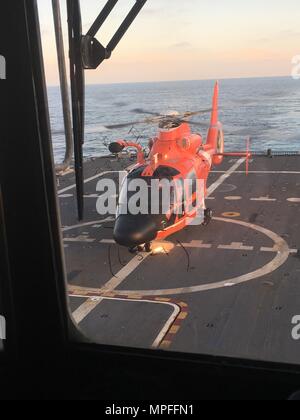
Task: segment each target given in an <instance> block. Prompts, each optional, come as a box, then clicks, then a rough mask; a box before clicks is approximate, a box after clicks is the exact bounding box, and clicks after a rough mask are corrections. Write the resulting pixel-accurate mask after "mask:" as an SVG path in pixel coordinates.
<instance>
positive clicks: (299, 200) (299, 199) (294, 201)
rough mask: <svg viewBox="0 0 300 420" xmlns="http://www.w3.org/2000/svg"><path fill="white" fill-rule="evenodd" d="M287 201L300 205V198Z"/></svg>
mask: <svg viewBox="0 0 300 420" xmlns="http://www.w3.org/2000/svg"><path fill="white" fill-rule="evenodd" d="M287 201H289V202H290V203H300V198H288V199H287Z"/></svg>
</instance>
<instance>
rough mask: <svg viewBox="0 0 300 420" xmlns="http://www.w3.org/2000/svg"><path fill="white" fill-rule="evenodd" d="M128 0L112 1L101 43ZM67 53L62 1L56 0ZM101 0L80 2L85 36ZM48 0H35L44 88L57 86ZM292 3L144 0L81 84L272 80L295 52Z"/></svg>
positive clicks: (299, 8)
mask: <svg viewBox="0 0 300 420" xmlns="http://www.w3.org/2000/svg"><path fill="white" fill-rule="evenodd" d="M134 2H135V0H119V4H118V5H117V6H116V8H115V9H114V11H113V13H112V15H111V17H110V18H109V19H108V20H107V22H106V23H105V25H104V26H103V28H102V29H101V31H100V32H99V33H98V35H97V38H98V40H99V41H100V42H101V43H102V44H104V45H106V44H107V43H108V41H109V40H110V38H111V36H112V35H113V34H114V33H115V31H116V29H117V28H118V26H119V24H120V23H121V22H122V20H123V18H124V17H125V15H126V14H127V12H128V11H129V10H130V8H131V6H132V5H133V4H134ZM60 3H61V9H62V19H63V26H64V34H65V48H66V51H67V20H66V0H60ZM105 3H106V0H81V7H82V21H83V30H84V32H85V33H86V32H87V31H88V29H89V27H90V26H91V24H92V23H93V21H94V20H95V18H96V16H97V14H98V13H99V12H100V11H101V8H102V7H103V5H104V4H105ZM51 4H52V1H51V0H38V5H39V14H40V22H41V30H42V40H43V49H44V60H45V67H46V74H47V83H48V84H49V85H57V84H58V71H57V58H56V50H55V38H54V29H53V18H52V9H51ZM299 21H300V2H299V0H284V1H283V0H263V1H262V0H251V1H246V0H148V1H147V3H146V5H145V7H144V9H143V10H142V12H141V14H140V15H139V16H138V18H137V20H136V21H135V23H134V24H133V25H132V27H131V28H130V29H129V32H128V33H127V34H126V35H125V38H124V39H123V40H122V42H121V44H120V45H119V47H117V49H116V51H115V52H114V53H113V56H112V58H111V59H110V60H107V61H105V62H104V64H102V66H101V67H100V68H98V69H97V70H93V71H87V72H86V81H87V83H88V84H98V83H126V82H150V81H167V80H170V81H171V80H199V79H224V78H239V77H272V76H287V75H290V74H291V68H292V64H291V60H292V57H294V56H296V55H299V54H300V28H299Z"/></svg>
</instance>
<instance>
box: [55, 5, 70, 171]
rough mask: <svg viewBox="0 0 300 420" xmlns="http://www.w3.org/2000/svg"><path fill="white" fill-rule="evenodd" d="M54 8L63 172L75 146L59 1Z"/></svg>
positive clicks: (68, 165) (60, 167) (58, 168)
mask: <svg viewBox="0 0 300 420" xmlns="http://www.w3.org/2000/svg"><path fill="white" fill-rule="evenodd" d="M52 6H53V18H54V27H55V37H56V49H57V60H58V68H59V78H60V88H61V98H62V106H63V115H64V126H65V136H66V153H65V159H64V161H63V163H62V164H61V165H57V166H56V171H57V172H62V171H65V170H66V169H68V168H69V167H70V164H71V161H72V158H73V152H74V146H73V134H72V118H71V107H70V100H69V86H68V79H67V71H66V62H65V53H64V51H65V50H64V40H63V32H62V24H61V13H60V5H59V0H52Z"/></svg>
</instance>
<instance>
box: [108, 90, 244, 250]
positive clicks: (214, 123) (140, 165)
mask: <svg viewBox="0 0 300 420" xmlns="http://www.w3.org/2000/svg"><path fill="white" fill-rule="evenodd" d="M218 100H219V84H218V83H216V85H215V89H214V97H213V106H212V109H210V110H206V111H200V112H194V113H193V112H187V113H185V114H182V115H180V114H178V113H175V114H174V113H173V114H170V115H164V116H161V115H160V116H155V117H153V118H151V119H150V118H149V119H147V120H146V121H144V122H152V123H153V122H157V123H158V124H159V133H158V135H157V137H155V138H154V139H151V140H150V142H149V148H150V153H149V156H148V157H146V156H145V153H144V150H143V147H142V146H141V145H140V144H137V143H132V142H127V141H124V140H119V141H117V142H114V143H111V144H110V146H109V150H110V152H111V153H113V154H119V153H121V152H122V151H123V150H124V149H126V148H135V149H136V150H137V164H136V165H135V166H134V168H133V169H132V170H131V171H130V172H129V174H128V175H127V180H135V179H144V180H147V182H148V184H149V186H150V183H149V181H151V180H153V179H156V180H163V179H168V180H172V181H175V182H176V181H178V182H179V183H180V181H181V182H182V181H183V180H201V181H202V182H203V183H204V197H203V200H202V201H201V203H200V204H199V206H200V207H201V209H200V210H202V211H203V221H202V224H203V225H208V224H209V222H210V221H211V219H212V217H213V213H212V210H211V209H209V208H207V207H206V205H205V199H206V198H207V188H206V185H207V179H208V176H209V173H210V171H211V169H212V166H213V165H220V164H221V163H222V161H223V158H224V157H225V156H234V157H245V158H246V166H247V168H246V172H247V173H248V167H249V159H250V158H251V153H250V151H249V141H248V144H247V151H246V152H243V153H225V152H224V133H223V128H222V124H221V123H220V122H219V119H218V114H219V112H218ZM204 112H211V123H210V127H209V130H208V135H207V141H206V143H204V142H203V139H202V136H201V135H200V134H193V133H192V131H191V127H190V124H191V123H190V122H189V121H188V119H189V118H191V117H192V116H194V115H197V114H201V113H204ZM156 115H157V114H156ZM138 123H139V122H138ZM123 126H125V125H122V124H121V125H120V127H123ZM128 194H129V192H128V189H127V183H124V184H123V187H122V189H121V194H120V198H119V207H118V212H117V216H116V222H115V227H114V239H115V241H116V243H117V244H119V245H121V246H125V247H127V248H129V249H130V250H131V251H134V250H141V249H145V250H146V252H151V242H152V241H155V240H164V239H166V238H167V237H169V236H170V235H173V234H174V233H176V232H178V231H180V230H182V229H184V228H185V227H186V226H187V225H190V224H191V220H193V218H196V217H197V215H198V214H199V206H198V208H197V207H195V208H194V209H193V210H192V212H189V213H187V212H182V213H177V212H176V211H175V210H174V209H176V207H178V204H181V203H176V202H175V203H174V202H173V203H172V205H171V207H170V209H169V210H168V211H164V212H161V213H160V214H155V215H154V214H130V212H126V213H125V214H123V212H122V211H120V210H121V209H120V208H121V207H122V205H123V199H122V197H123V198H124V197H126V195H128ZM194 194H195V191H191V193H190V197H187V198H185V200H186V201H188V202H189V204H190V203H191V202H194V201H195V196H194ZM178 200H182V198H181V199H178ZM125 201H126V200H125ZM175 201H176V199H175Z"/></svg>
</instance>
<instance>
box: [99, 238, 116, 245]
mask: <svg viewBox="0 0 300 420" xmlns="http://www.w3.org/2000/svg"><path fill="white" fill-rule="evenodd" d="M115 243H116V241H115V240H113V239H102V240H101V241H100V244H107V245H113V244H115Z"/></svg>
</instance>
